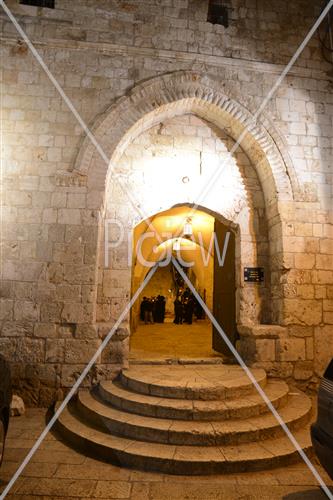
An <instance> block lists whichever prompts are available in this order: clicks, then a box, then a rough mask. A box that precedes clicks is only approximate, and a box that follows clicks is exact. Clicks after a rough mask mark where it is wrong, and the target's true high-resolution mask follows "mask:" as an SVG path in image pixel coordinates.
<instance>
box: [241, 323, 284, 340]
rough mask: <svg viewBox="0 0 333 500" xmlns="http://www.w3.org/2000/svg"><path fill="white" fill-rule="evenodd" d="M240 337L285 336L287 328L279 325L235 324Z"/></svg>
mask: <svg viewBox="0 0 333 500" xmlns="http://www.w3.org/2000/svg"><path fill="white" fill-rule="evenodd" d="M237 330H238V333H239V335H240V337H241V338H242V337H252V338H253V339H279V338H281V337H286V336H287V334H288V329H287V328H286V327H283V326H280V325H237Z"/></svg>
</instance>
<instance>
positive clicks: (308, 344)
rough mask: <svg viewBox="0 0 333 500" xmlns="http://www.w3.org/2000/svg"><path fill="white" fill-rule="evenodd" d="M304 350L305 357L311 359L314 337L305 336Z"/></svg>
mask: <svg viewBox="0 0 333 500" xmlns="http://www.w3.org/2000/svg"><path fill="white" fill-rule="evenodd" d="M305 350H306V359H308V360H313V358H314V338H313V337H306V339H305Z"/></svg>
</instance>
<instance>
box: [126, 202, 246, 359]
mask: <svg viewBox="0 0 333 500" xmlns="http://www.w3.org/2000/svg"><path fill="white" fill-rule="evenodd" d="M235 229H236V226H235V225H234V224H232V223H230V222H228V221H226V220H224V219H223V218H222V217H220V216H219V215H218V214H215V213H214V212H211V211H209V210H207V209H205V208H203V207H200V208H198V209H196V210H193V209H192V208H191V206H190V205H187V204H185V205H177V206H175V207H173V208H171V209H169V210H167V211H164V212H160V213H158V214H155V215H154V216H152V217H151V218H150V219H149V221H148V220H145V221H142V222H140V223H139V224H138V225H137V226H136V227H135V229H134V235H133V248H134V251H133V267H132V293H134V292H135V291H136V290H137V288H138V287H139V286H140V284H141V283H142V281H143V280H144V278H145V276H146V275H147V273H148V271H149V269H150V268H151V267H152V266H153V265H159V266H160V267H158V269H157V270H156V272H155V274H154V276H153V278H152V279H151V281H150V282H149V283H148V284H147V286H146V287H145V289H144V290H143V292H142V294H141V296H140V298H139V300H138V302H137V303H136V304H135V306H134V307H133V309H132V313H131V332H132V334H131V341H130V359H131V360H147V361H148V360H165V359H176V360H181V359H184V360H188V359H198V358H200V359H207V358H209V359H211V360H213V359H215V360H216V361H218V360H221V358H223V359H224V358H226V357H228V356H229V349H228V348H227V346H226V345H225V343H224V342H223V341H222V339H221V337H220V334H219V333H218V332H217V331H216V329H215V328H214V327H213V326H212V325H211V323H210V321H209V319H208V318H207V316H206V314H205V313H204V310H203V309H202V307H201V306H200V304H199V303H198V301H197V300H196V297H195V296H193V295H192V294H191V292H190V290H189V289H188V287H187V284H186V282H184V280H183V279H182V278H181V276H180V274H179V273H178V272H177V270H176V269H175V267H174V265H173V263H172V259H171V256H172V257H173V258H176V259H177V261H178V263H179V264H180V265H181V266H182V268H183V270H184V272H185V273H186V275H187V277H188V278H189V279H190V281H191V282H192V284H193V285H194V287H195V289H196V291H197V292H198V294H199V295H200V297H201V298H202V300H203V301H204V302H205V304H206V305H207V307H208V308H209V309H210V310H211V311H212V312H213V314H214V316H215V317H216V319H217V320H218V322H219V324H220V325H221V326H222V328H223V330H224V331H225V332H226V333H227V335H228V337H229V338H230V340H231V341H232V342H233V343H235V340H236V335H237V332H236V294H237V290H236V263H235V259H236V251H235ZM158 235H159V236H158ZM161 297H163V299H161ZM161 300H162V301H164V315H163V318H161V315H160V310H161V308H160V310H159V311H157V309H158V307H159V306H158V303H159V301H161ZM147 301H148V302H150V305H149V306H147ZM179 303H180V304H179ZM146 307H148V308H149V309H150V310H151V313H150V312H149V314H146V317H145V309H146ZM162 309H163V307H162ZM179 309H181V321H180V322H179V321H177V319H179V318H178V317H177V310H178V311H179Z"/></svg>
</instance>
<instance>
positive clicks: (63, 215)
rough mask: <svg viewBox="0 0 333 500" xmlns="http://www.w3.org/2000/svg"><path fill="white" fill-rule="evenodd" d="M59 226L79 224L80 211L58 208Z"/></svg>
mask: <svg viewBox="0 0 333 500" xmlns="http://www.w3.org/2000/svg"><path fill="white" fill-rule="evenodd" d="M58 223H59V224H81V211H80V210H79V209H77V208H59V210H58Z"/></svg>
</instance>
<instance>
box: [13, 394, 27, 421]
mask: <svg viewBox="0 0 333 500" xmlns="http://www.w3.org/2000/svg"><path fill="white" fill-rule="evenodd" d="M24 413H25V406H24V401H23V399H22V398H20V396H18V395H17V394H13V397H12V401H11V403H10V415H11V416H12V417H18V416H20V415H24Z"/></svg>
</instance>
